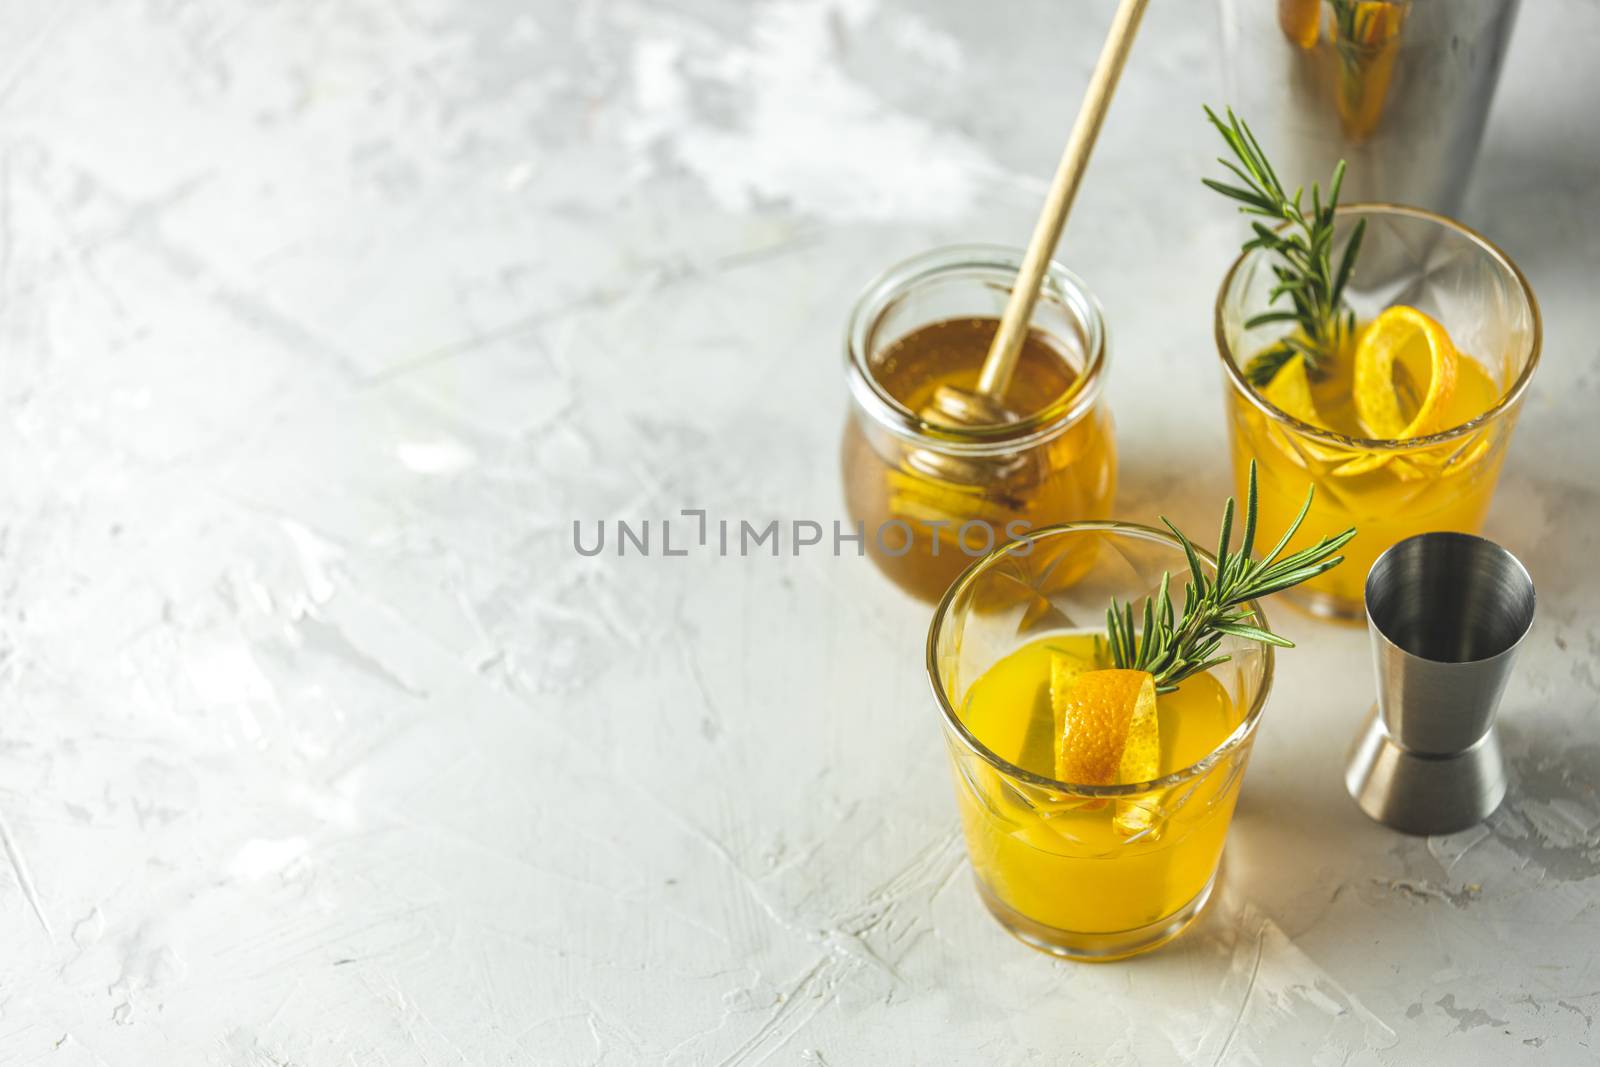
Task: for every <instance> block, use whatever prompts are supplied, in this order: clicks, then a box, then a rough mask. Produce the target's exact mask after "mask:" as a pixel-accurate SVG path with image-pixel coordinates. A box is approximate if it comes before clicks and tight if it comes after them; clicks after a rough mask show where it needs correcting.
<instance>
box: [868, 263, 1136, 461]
mask: <svg viewBox="0 0 1600 1067" xmlns="http://www.w3.org/2000/svg"><path fill="white" fill-rule="evenodd" d="M1023 256H1024V252H1023V250H1022V249H1019V248H1011V247H1009V246H1006V245H998V244H959V245H944V246H941V247H938V248H933V249H929V250H928V251H925V252H919V253H918V254H916V255H914V256H911V257H910V258H908V259H904V260H901V261H900V262H899V263H896V264H894V265H893V266H891V267H889V268H888V269H887V270H885V271H883V272H882V273H880V274H879V275H878V276H877V277H876V278H874V279H873V280H872V281H871V282H869V283H867V286H866V288H864V289H863V290H862V291H861V295H860V296H858V297H857V298H856V302H855V304H854V305H853V306H852V307H851V309H850V316H849V318H848V319H847V320H846V325H845V346H844V347H845V365H846V368H847V377H848V380H849V384H850V394H851V396H852V397H853V398H854V400H855V402H856V404H857V406H858V407H860V408H861V409H862V410H863V411H865V412H866V413H867V414H868V415H870V416H871V417H872V419H873V421H874V422H875V423H877V424H878V425H880V426H882V427H884V428H885V429H887V430H888V431H889V432H890V433H892V434H894V435H895V436H896V437H899V438H901V439H902V440H905V441H910V442H912V443H915V444H921V445H925V446H928V447H931V448H934V449H936V450H938V451H943V452H948V453H951V454H954V455H997V454H1003V453H1007V452H1013V451H1018V450H1020V449H1024V448H1028V447H1030V446H1032V445H1036V444H1039V443H1040V442H1042V441H1046V440H1049V439H1051V438H1053V437H1056V436H1059V435H1060V434H1061V433H1063V432H1065V431H1066V430H1068V429H1069V428H1071V427H1072V426H1073V425H1075V424H1076V423H1077V422H1078V421H1079V420H1081V419H1082V418H1083V417H1084V416H1085V415H1087V414H1088V413H1089V411H1090V410H1091V409H1092V408H1093V407H1094V404H1095V401H1096V400H1098V399H1099V396H1100V391H1101V389H1102V388H1103V387H1104V377H1105V367H1106V362H1107V356H1108V353H1107V348H1108V345H1107V341H1106V327H1105V314H1104V312H1103V311H1102V309H1101V307H1100V302H1099V301H1098V300H1096V299H1095V297H1094V294H1093V293H1091V292H1090V291H1089V287H1088V286H1087V285H1085V284H1084V282H1083V279H1082V278H1080V277H1078V276H1077V275H1076V274H1074V273H1073V272H1072V271H1070V270H1068V269H1067V268H1066V267H1064V266H1062V265H1061V264H1060V263H1058V262H1056V261H1055V260H1051V261H1050V263H1049V266H1048V267H1047V268H1046V270H1045V277H1044V282H1043V285H1044V286H1045V287H1049V286H1052V285H1053V286H1054V287H1055V289H1056V290H1057V292H1058V294H1059V296H1060V297H1061V299H1062V301H1063V303H1065V305H1066V306H1067V308H1068V310H1069V311H1070V312H1071V314H1072V315H1073V317H1074V318H1076V319H1077V320H1078V323H1079V325H1080V326H1081V328H1082V330H1083V348H1084V355H1085V362H1084V365H1083V369H1082V370H1081V371H1080V372H1079V374H1078V377H1077V380H1076V381H1075V382H1074V383H1073V384H1072V387H1071V388H1069V389H1068V390H1067V391H1066V392H1065V393H1064V394H1062V395H1061V396H1060V397H1058V398H1057V399H1056V400H1054V401H1052V402H1051V403H1050V404H1048V405H1046V406H1045V407H1043V408H1041V409H1040V410H1038V411H1036V412H1034V413H1033V414H1032V415H1029V416H1028V417H1026V418H1023V419H1018V420H1017V421H1016V422H1008V423H1002V424H1000V425H994V426H973V427H950V426H943V425H939V424H937V423H932V422H928V421H927V420H925V419H923V418H921V417H920V416H919V415H918V414H917V413H916V412H914V411H912V410H911V409H910V408H908V407H906V406H905V405H904V404H902V403H901V402H900V401H899V400H896V399H895V398H894V397H893V396H891V395H890V394H889V392H888V390H886V389H884V388H883V386H882V385H881V384H880V383H879V382H878V380H877V378H876V377H875V376H874V375H873V374H872V371H871V368H870V364H869V360H868V357H867V342H868V341H869V340H870V339H871V335H872V330H873V328H874V327H875V326H876V324H877V322H878V320H879V319H880V318H881V317H882V315H883V313H884V311H885V310H887V308H888V307H889V305H890V304H891V303H892V302H893V301H894V300H895V299H897V298H898V297H900V296H901V295H903V294H905V293H908V292H910V291H911V290H912V289H914V288H915V287H916V286H918V285H920V284H922V283H924V282H928V281H931V280H933V279H936V278H938V277H940V276H942V275H950V274H956V273H959V272H961V271H972V270H977V271H990V272H995V273H1001V274H1005V275H1008V276H1009V278H1010V279H1011V280H1014V279H1015V277H1016V275H1017V273H1018V271H1020V270H1021V269H1022V260H1023ZM1035 328H1037V327H1035Z"/></svg>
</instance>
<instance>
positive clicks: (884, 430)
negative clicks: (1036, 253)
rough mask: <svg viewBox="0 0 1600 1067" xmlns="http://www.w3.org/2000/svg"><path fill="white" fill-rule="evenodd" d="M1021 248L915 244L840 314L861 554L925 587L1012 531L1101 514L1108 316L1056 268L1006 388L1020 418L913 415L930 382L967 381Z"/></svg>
mask: <svg viewBox="0 0 1600 1067" xmlns="http://www.w3.org/2000/svg"><path fill="white" fill-rule="evenodd" d="M1020 263H1021V253H1020V252H1015V251H1011V250H1008V249H1003V248H993V247H988V246H968V247H957V248H948V249H940V250H936V251H933V252H929V253H925V254H923V255H921V256H917V257H915V258H913V259H911V260H908V261H906V262H905V263H902V264H900V265H899V266H896V267H894V268H891V269H890V270H889V271H888V272H886V273H885V274H883V275H882V276H881V277H879V278H878V279H877V280H876V281H874V282H873V283H872V284H871V285H869V286H868V287H867V289H866V291H865V292H864V293H863V294H862V296H861V298H860V299H859V300H858V301H857V303H856V306H855V308H854V310H853V311H852V313H851V316H850V323H849V327H848V335H847V339H846V348H847V351H846V355H847V364H846V375H847V377H848V380H849V384H850V395H851V412H850V417H849V420H848V422H847V423H846V425H845V430H844V440H843V443H842V446H841V467H842V474H843V480H844V491H845V502H846V505H847V508H848V510H849V514H850V517H851V519H852V520H855V521H857V522H859V523H861V524H862V526H863V527H864V529H865V533H866V540H865V545H866V551H867V554H868V555H870V556H871V557H872V559H873V561H874V562H875V563H876V564H877V565H878V567H879V568H880V569H881V570H882V571H883V572H884V573H885V574H886V575H888V577H889V578H891V579H892V580H893V581H894V582H895V583H896V584H898V585H899V586H900V587H901V588H903V589H905V590H906V591H907V592H910V593H912V594H913V595H915V596H918V597H921V598H922V599H924V600H929V601H933V600H936V599H938V597H939V596H940V595H941V594H942V593H943V592H944V591H945V589H946V588H947V587H948V586H949V584H950V582H951V581H952V580H954V578H955V577H956V575H958V574H960V573H961V571H962V570H963V569H964V568H965V567H966V566H967V565H968V564H970V563H971V562H972V561H973V560H974V559H976V558H977V557H979V556H981V555H983V554H984V553H985V552H987V551H988V550H989V549H990V548H993V547H994V546H996V545H999V544H1003V543H1005V542H1006V541H1007V540H1009V539H1011V538H1012V537H1014V536H1016V535H1017V534H1018V533H1021V532H1025V531H1027V530H1029V529H1033V528H1037V527H1039V526H1043V525H1046V524H1049V523H1056V522H1063V521H1067V520H1071V519H1097V518H1105V517H1106V516H1107V515H1108V514H1110V509H1111V498H1112V494H1113V492H1114V489H1115V484H1116V451H1115V446H1114V443H1113V439H1112V429H1111V417H1110V414H1109V413H1108V412H1107V411H1106V408H1105V405H1104V404H1103V403H1102V402H1101V399H1100V391H1101V385H1102V383H1103V381H1104V376H1105V368H1106V336H1105V326H1104V323H1103V321H1102V318H1101V315H1100V309H1099V306H1098V305H1097V304H1096V302H1095V300H1094V298H1093V297H1092V296H1090V295H1089V293H1088V291H1087V290H1086V289H1085V288H1084V286H1083V283H1082V282H1081V281H1079V280H1078V279H1077V278H1076V277H1075V276H1074V275H1072V274H1071V273H1070V272H1068V271H1067V270H1066V269H1064V268H1062V267H1060V266H1056V265H1052V266H1051V269H1050V271H1049V273H1048V274H1047V275H1046V276H1045V280H1044V284H1043V286H1042V289H1041V292H1040V295H1039V303H1038V306H1037V307H1036V308H1035V310H1034V313H1033V319H1032V329H1031V332H1030V334H1029V336H1028V338H1027V340H1026V342H1025V345H1024V348H1023V352H1022V357H1021V361H1020V363H1019V365H1018V369H1017V373H1016V376H1015V378H1014V379H1013V381H1012V384H1011V387H1010V389H1009V390H1008V392H1007V394H1006V397H1005V405H1006V407H1007V408H1008V409H1009V410H1010V412H1011V413H1012V414H1013V415H1014V416H1015V419H1014V420H1013V421H1008V422H1005V423H1002V424H998V425H989V426H973V427H960V428H952V427H941V426H937V425H933V424H931V423H929V422H927V421H925V420H924V419H923V418H922V417H921V413H922V412H923V411H924V410H925V408H926V407H927V405H928V403H929V402H930V400H931V399H932V397H933V392H934V390H935V389H936V388H937V387H938V386H940V385H953V386H956V387H958V388H963V389H969V390H970V389H971V388H973V387H974V386H975V385H976V383H977V379H978V372H979V369H980V368H981V367H982V365H983V360H984V357H985V356H986V355H987V354H988V349H989V340H990V338H992V337H993V335H994V331H995V329H996V327H997V325H998V322H999V318H1000V314H1001V312H1002V310H1003V309H1004V307H1005V303H1006V299H1007V297H1008V296H1009V294H1010V291H1011V285H1012V283H1013V281H1014V280H1015V278H1016V275H1017V270H1018V268H1019V265H1020Z"/></svg>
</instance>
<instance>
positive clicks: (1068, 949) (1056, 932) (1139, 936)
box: [973, 872, 1217, 963]
mask: <svg viewBox="0 0 1600 1067" xmlns="http://www.w3.org/2000/svg"><path fill="white" fill-rule="evenodd" d="M973 880H974V881H976V882H977V883H978V896H979V897H981V898H982V899H983V904H984V907H986V908H988V909H989V914H991V915H993V916H994V917H995V918H996V919H997V920H999V922H1000V925H1001V926H1003V927H1005V929H1006V932H1007V933H1009V934H1010V935H1011V936H1012V937H1014V938H1016V939H1017V940H1018V941H1021V942H1022V943H1023V944H1024V945H1027V946H1028V947H1029V948H1035V949H1038V950H1039V951H1040V952H1047V953H1049V954H1050V955H1052V956H1060V957H1061V958H1063V959H1069V960H1078V961H1079V962H1082V963H1109V962H1111V961H1112V960H1121V959H1126V958H1128V957H1129V956H1137V955H1138V954H1139V953H1141V952H1149V951H1150V950H1151V949H1153V948H1158V947H1160V946H1161V945H1164V944H1166V943H1167V942H1168V941H1171V940H1172V939H1173V938H1175V937H1177V936H1178V935H1179V934H1181V933H1183V931H1184V930H1186V929H1187V928H1188V926H1189V924H1190V923H1192V922H1194V920H1195V919H1196V918H1197V917H1198V916H1199V915H1200V912H1201V911H1202V910H1203V909H1204V908H1205V906H1206V901H1208V900H1210V899H1211V889H1212V887H1213V886H1215V885H1216V884H1217V875H1216V872H1212V875H1211V879H1210V881H1208V882H1206V884H1205V888H1204V889H1202V890H1200V892H1198V893H1196V894H1195V895H1194V897H1193V898H1191V899H1190V900H1189V902H1188V903H1186V904H1184V905H1183V907H1181V908H1179V909H1178V910H1177V911H1175V912H1173V913H1172V914H1171V915H1168V916H1167V917H1166V918H1164V919H1158V920H1156V921H1155V922H1153V923H1150V924H1148V925H1145V926H1136V927H1134V928H1133V929H1131V930H1117V931H1114V932H1112V933H1089V934H1086V933H1078V932H1075V931H1072V930H1060V929H1057V928H1056V927H1054V926H1046V925H1044V924H1043V923H1039V922H1035V921H1034V920H1032V919H1030V918H1028V917H1027V916H1026V915H1023V914H1022V913H1021V912H1018V911H1016V910H1014V909H1013V908H1011V907H1009V906H1007V905H1006V904H1003V903H1002V902H1001V901H1000V900H999V898H997V897H996V896H994V894H993V893H991V892H990V891H989V887H988V886H986V885H984V884H983V880H982V879H981V878H976V877H974V879H973Z"/></svg>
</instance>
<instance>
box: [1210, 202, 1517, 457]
mask: <svg viewBox="0 0 1600 1067" xmlns="http://www.w3.org/2000/svg"><path fill="white" fill-rule="evenodd" d="M1337 214H1338V215H1341V216H1343V215H1356V214H1365V215H1378V214H1392V215H1403V216H1406V217H1408V218H1414V219H1420V220H1422V221H1425V222H1431V223H1434V224H1435V225H1438V226H1441V227H1443V228H1445V229H1447V230H1452V231H1454V232H1455V233H1456V234H1457V235H1459V236H1462V237H1465V238H1466V239H1467V240H1469V241H1471V242H1472V243H1473V244H1475V245H1477V246H1478V248H1479V250H1480V251H1482V252H1484V253H1486V254H1487V255H1488V256H1489V258H1490V259H1492V260H1494V261H1495V262H1496V263H1498V264H1499V265H1500V266H1501V267H1502V268H1503V269H1504V270H1505V271H1506V272H1507V273H1508V274H1510V275H1511V277H1512V278H1514V279H1515V280H1516V283H1517V287H1518V288H1519V289H1520V290H1521V292H1522V298H1523V300H1524V301H1526V303H1527V305H1528V311H1529V313H1530V315H1531V316H1532V319H1533V337H1532V340H1531V341H1530V343H1529V346H1528V359H1527V362H1526V363H1524V364H1523V367H1522V373H1520V374H1519V375H1518V376H1517V379H1516V381H1514V382H1512V383H1511V385H1510V386H1509V387H1508V388H1507V389H1506V391H1505V392H1504V393H1502V394H1501V395H1500V399H1499V400H1498V401H1497V402H1496V403H1495V404H1494V406H1493V407H1491V408H1489V409H1488V410H1487V411H1484V412H1481V413H1480V414H1478V415H1476V416H1474V417H1473V418H1471V419H1468V420H1467V421H1466V422H1463V423H1460V424H1459V425H1456V426H1451V427H1449V428H1448V429H1444V430H1440V431H1439V432H1437V433H1431V434H1428V435H1427V436H1424V437H1405V438H1375V437H1352V436H1349V435H1347V434H1342V433H1340V432H1338V431H1337V430H1329V429H1327V428H1325V427H1322V426H1313V425H1311V424H1310V423H1309V422H1302V421H1301V420H1300V419H1297V418H1295V417H1294V416H1293V415H1291V414H1289V413H1288V412H1287V411H1284V410H1283V409H1282V408H1280V407H1278V406H1277V405H1275V404H1273V403H1272V402H1270V401H1269V400H1267V399H1266V398H1265V397H1263V396H1262V395H1261V394H1260V392H1259V391H1258V390H1257V389H1256V388H1255V386H1253V385H1251V384H1250V383H1249V382H1247V381H1246V380H1245V378H1244V372H1243V371H1242V370H1240V368H1239V365H1238V363H1237V362H1236V361H1235V360H1234V355H1233V352H1232V350H1231V349H1230V347H1229V345H1228V338H1227V332H1226V330H1225V327H1224V320H1225V312H1224V309H1223V305H1224V303H1225V302H1226V301H1227V299H1228V293H1229V291H1230V290H1231V289H1232V287H1233V280H1234V276H1235V275H1237V274H1238V273H1239V270H1240V268H1241V267H1243V266H1244V264H1245V262H1246V261H1248V260H1249V259H1251V257H1253V256H1256V255H1258V254H1259V255H1265V254H1266V253H1265V250H1264V249H1259V248H1252V249H1250V250H1248V251H1245V252H1240V253H1239V255H1238V257H1237V258H1235V259H1234V261H1233V264H1232V265H1231V266H1229V267H1228V272H1227V273H1226V274H1224V275H1223V276H1222V285H1221V287H1220V288H1218V290H1217V300H1216V305H1215V311H1214V314H1213V320H1212V328H1213V331H1214V333H1215V335H1216V342H1217V355H1218V356H1219V357H1220V358H1221V360H1222V367H1223V371H1224V373H1225V374H1227V376H1228V380H1229V384H1231V385H1232V386H1233V388H1234V390H1235V391H1236V392H1238V393H1240V394H1242V395H1243V396H1244V397H1245V398H1246V399H1247V400H1249V401H1250V403H1252V404H1254V405H1255V406H1256V407H1257V408H1258V409H1259V410H1260V411H1261V412H1262V414H1264V415H1266V416H1267V417H1268V418H1270V419H1272V420H1274V421H1276V422H1281V423H1287V424H1288V425H1289V426H1290V427H1292V428H1293V429H1294V431H1295V432H1296V433H1298V434H1300V435H1301V436H1303V437H1309V438H1311V439H1312V440H1314V441H1317V442H1319V443H1321V444H1327V445H1333V446H1335V447H1337V448H1343V449H1347V450H1351V451H1358V452H1415V451H1420V450H1421V449H1425V448H1431V447H1433V446H1436V445H1441V444H1444V443H1446V442H1449V441H1454V440H1456V439H1457V438H1461V437H1466V436H1467V435H1469V434H1471V433H1473V432H1474V431H1476V430H1479V429H1481V428H1482V427H1484V426H1486V425H1488V424H1490V423H1492V422H1494V421H1496V420H1498V419H1499V418H1500V417H1501V416H1502V415H1503V414H1505V413H1506V412H1507V411H1509V410H1510V409H1511V408H1513V407H1515V406H1516V404H1517V403H1518V402H1519V401H1521V399H1522V394H1523V393H1525V392H1526V391H1527V388H1528V383H1529V382H1530V381H1531V380H1532V379H1533V372H1534V369H1535V368H1537V367H1538V365H1539V355H1540V351H1541V349H1542V348H1543V344H1544V320H1543V317H1542V315H1541V314H1540V312H1539V301H1538V298H1537V297H1535V296H1534V294H1533V286H1531V285H1529V284H1528V279H1527V277H1526V276H1525V275H1524V274H1523V273H1522V269H1521V268H1520V267H1518V266H1517V264H1516V262H1515V261H1514V260H1512V258H1511V257H1510V256H1508V255H1506V253H1505V252H1504V251H1502V250H1501V249H1500V247H1499V246H1498V245H1496V244H1495V243H1494V242H1493V241H1491V240H1489V239H1488V238H1487V237H1485V236H1484V235H1483V234H1481V233H1479V232H1478V231H1477V230H1474V229H1472V228H1471V227H1470V226H1466V225H1463V224H1462V223H1459V222H1457V221H1456V220H1455V219H1451V218H1447V217H1445V216H1444V215H1440V214H1438V213H1437V212H1433V211H1428V210H1427V209H1425V208H1419V207H1409V206H1407V205H1405V204H1389V203H1383V202H1380V201H1372V202H1368V203H1360V204H1347V205H1345V206H1344V207H1341V208H1339V209H1338V211H1337ZM1283 225H1285V226H1286V225H1288V224H1287V223H1284V224H1283ZM1280 228H1281V227H1280Z"/></svg>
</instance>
